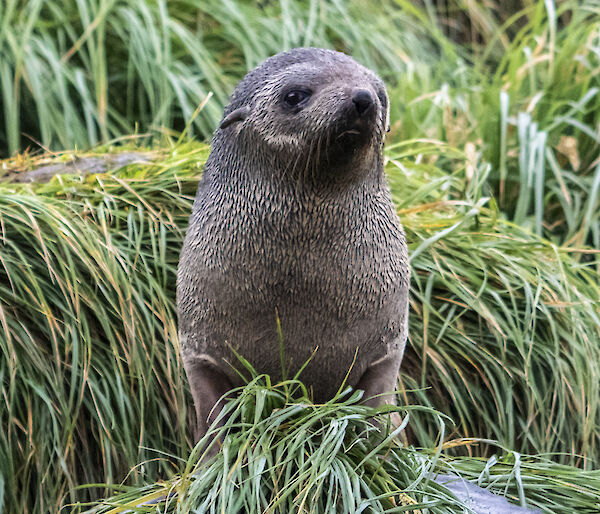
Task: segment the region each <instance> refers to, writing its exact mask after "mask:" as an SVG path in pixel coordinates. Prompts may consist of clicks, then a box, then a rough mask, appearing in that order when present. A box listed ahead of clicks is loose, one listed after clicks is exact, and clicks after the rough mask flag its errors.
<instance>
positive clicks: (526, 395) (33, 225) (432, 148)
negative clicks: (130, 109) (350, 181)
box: [0, 141, 600, 512]
mask: <svg viewBox="0 0 600 514" xmlns="http://www.w3.org/2000/svg"><path fill="white" fill-rule="evenodd" d="M130 150H131V148H125V151H130ZM106 151H115V149H111V148H99V149H98V150H97V153H98V154H102V153H103V152H106ZM90 155H94V154H93V153H92V154H90ZM155 155H156V156H157V160H156V161H155V162H153V163H147V164H131V165H128V166H126V167H124V168H122V169H121V170H119V171H117V172H113V173H106V174H100V175H89V176H86V177H80V176H61V177H56V178H55V179H53V180H52V181H50V182H49V183H47V184H31V185H24V184H9V183H2V184H0V193H1V194H0V355H1V358H0V376H1V377H2V381H1V384H2V385H1V387H2V395H1V398H2V400H1V401H0V424H1V425H2V426H5V427H7V430H6V431H4V432H2V433H0V474H1V475H2V480H3V481H4V484H5V486H4V495H5V502H6V504H7V505H8V506H9V507H8V512H37V511H47V510H50V511H57V510H58V509H59V508H60V506H61V505H64V504H67V503H73V502H76V501H86V500H90V499H92V498H93V497H96V495H106V491H104V492H103V491H101V490H100V491H92V490H89V489H86V490H79V489H76V488H75V487H74V486H76V485H77V484H80V483H106V482H108V483H110V484H115V483H120V482H121V481H122V480H123V477H125V476H128V478H127V484H128V485H135V484H140V483H141V481H142V480H143V481H150V482H152V481H154V480H156V479H158V478H159V477H161V476H162V477H165V476H169V475H170V473H172V472H174V471H175V467H174V465H173V464H172V462H169V461H168V460H153V459H152V457H153V456H155V454H154V453H153V452H151V451H149V450H148V448H153V449H159V450H161V451H163V452H165V453H167V454H169V455H172V456H173V457H174V458H182V459H186V458H187V457H188V456H189V448H190V445H191V437H190V436H189V435H188V434H187V433H186V427H188V426H189V425H190V420H189V419H186V418H187V417H188V413H189V406H191V398H190V397H189V394H188V392H187V390H186V386H187V382H186V379H185V375H184V372H183V369H182V366H181V362H180V360H179V355H178V354H179V351H178V346H177V335H176V328H175V305H174V296H175V271H176V267H177V262H178V259H179V250H180V248H181V244H182V238H183V234H184V231H185V228H186V226H187V221H188V216H189V213H190V209H191V204H192V200H193V196H194V194H195V189H196V186H197V181H198V178H199V176H200V173H201V168H202V165H203V163H204V162H205V160H206V158H207V155H208V147H207V145H204V144H199V143H191V142H185V143H180V144H178V145H176V144H173V145H172V146H170V147H167V148H164V149H156V150H155ZM67 157H68V156H67V155H66V154H65V155H63V156H58V157H50V156H44V157H43V158H40V159H42V160H43V162H44V164H47V163H48V162H51V161H52V159H63V160H64V159H65V158H67ZM388 158H389V161H388V165H387V172H388V178H389V181H390V184H391V188H392V193H393V196H394V199H395V201H396V204H397V206H398V209H399V212H400V215H401V218H402V220H403V223H404V225H405V228H406V231H407V236H408V239H409V243H410V245H411V253H412V261H411V266H412V269H413V275H412V298H411V308H412V313H413V314H412V316H411V318H410V323H411V327H410V341H409V346H408V348H407V352H406V355H405V359H404V363H403V367H402V376H401V381H402V382H401V383H402V385H403V389H402V394H401V398H402V399H403V401H404V402H405V403H406V404H411V405H424V406H429V407H432V408H435V409H436V410H438V411H440V412H443V413H445V414H448V415H450V416H451V418H452V419H453V420H454V421H455V422H456V426H454V427H451V430H450V435H449V437H448V439H449V441H452V440H454V439H456V438H458V439H460V438H462V437H481V438H484V439H489V440H496V441H499V442H500V444H501V445H502V446H503V447H507V448H511V449H513V450H516V451H520V452H522V453H553V454H555V455H554V457H553V459H554V460H559V461H562V462H564V463H565V464H567V463H575V464H578V465H580V466H582V467H587V468H591V467H592V466H593V465H594V462H597V460H598V458H599V452H600V446H599V445H600V431H599V430H598V426H600V423H599V417H600V409H599V401H600V400H599V394H598V387H599V386H598V384H599V383H600V380H599V377H598V371H597V369H596V368H595V367H594V366H591V365H590V364H589V363H590V362H598V361H600V355H599V353H600V348H599V347H598V345H597V341H598V340H599V339H600V323H599V307H598V299H599V298H600V286H599V284H598V280H597V270H596V268H595V267H594V263H593V262H588V263H577V261H575V260H574V259H573V258H572V255H571V252H569V251H567V250H565V249H563V248H561V247H558V246H555V245H553V244H551V243H549V242H548V241H544V240H542V239H540V238H538V237H537V236H534V235H532V234H530V233H528V232H527V231H525V230H523V229H521V228H519V227H518V226H515V225H512V224H510V223H507V222H505V221H502V220H501V219H500V218H499V217H498V212H497V210H496V209H495V207H494V204H493V201H492V200H490V199H489V198H488V197H486V196H485V192H486V187H485V184H486V180H487V177H486V173H487V172H488V171H489V168H488V167H487V166H486V165H485V164H481V163H480V162H478V161H477V160H472V159H471V158H469V157H468V156H466V155H464V154H463V153H462V152H460V151H458V150H456V149H454V148H451V147H448V146H445V145H443V144H441V143H438V142H418V141H412V142H406V143H405V144H402V145H398V146H393V145H392V146H390V148H389V149H388ZM35 164H36V162H35V159H32V160H29V161H27V160H25V161H23V162H21V161H20V160H19V159H15V160H11V161H8V162H6V167H7V168H13V167H19V166H29V167H31V166H34V165H35ZM284 337H285V334H284ZM407 430H408V432H407V435H408V437H409V440H410V441H411V442H413V443H414V444H415V445H418V446H424V447H432V446H434V445H435V444H436V442H437V438H438V435H439V426H438V424H437V423H436V422H435V421H433V420H432V418H430V417H427V416H422V415H420V414H419V413H418V412H414V413H413V415H412V420H411V424H410V426H409V427H408V429H407ZM460 448H464V449H463V450H460V449H455V450H453V451H454V452H455V453H456V452H459V451H461V452H464V451H468V452H469V454H470V455H474V456H477V455H480V456H488V455H489V454H490V452H493V451H494V449H493V447H490V446H488V445H486V444H484V443H482V444H480V445H478V446H467V447H460ZM140 462H143V463H144V464H143V467H136V468H135V469H134V471H133V472H132V473H131V474H129V475H127V474H128V472H129V470H130V469H132V468H134V466H136V465H137V464H138V463H140Z"/></svg>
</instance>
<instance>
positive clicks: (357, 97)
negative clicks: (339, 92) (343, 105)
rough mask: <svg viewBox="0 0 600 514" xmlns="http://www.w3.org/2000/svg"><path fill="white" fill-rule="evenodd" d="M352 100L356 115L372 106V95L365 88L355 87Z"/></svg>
mask: <svg viewBox="0 0 600 514" xmlns="http://www.w3.org/2000/svg"><path fill="white" fill-rule="evenodd" d="M352 102H353V103H354V107H356V110H357V112H358V115H359V116H362V115H363V114H364V113H365V112H367V111H368V110H369V109H370V108H371V107H372V106H373V96H372V95H371V93H370V92H369V91H367V90H366V89H357V90H355V91H354V93H353V94H352Z"/></svg>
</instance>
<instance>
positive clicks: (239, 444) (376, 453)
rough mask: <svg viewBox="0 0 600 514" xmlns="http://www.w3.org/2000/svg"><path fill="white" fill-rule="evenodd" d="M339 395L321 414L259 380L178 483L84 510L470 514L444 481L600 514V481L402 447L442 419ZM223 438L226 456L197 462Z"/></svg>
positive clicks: (563, 469) (287, 390) (543, 467)
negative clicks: (423, 419) (418, 427)
mask: <svg viewBox="0 0 600 514" xmlns="http://www.w3.org/2000/svg"><path fill="white" fill-rule="evenodd" d="M342 389H343V388H342ZM342 389H340V392H339V393H338V394H337V395H336V397H335V398H333V399H332V400H331V401H329V402H327V403H326V404H323V405H315V404H313V403H312V402H311V401H310V398H309V396H308V394H307V391H306V389H305V388H304V386H303V385H302V383H301V382H298V381H296V380H290V381H287V382H282V383H278V384H271V382H270V380H269V377H267V376H264V375H263V376H255V378H254V379H253V380H252V381H251V382H250V383H249V384H248V385H247V386H246V387H244V388H243V389H240V390H238V391H236V394H238V396H237V398H235V399H233V400H231V401H230V402H229V404H228V405H227V406H226V410H225V411H224V412H223V413H222V419H224V420H225V421H224V425H223V426H222V427H220V428H213V429H212V433H209V434H207V436H206V437H205V438H204V440H203V441H201V442H200V443H199V444H198V446H197V447H196V448H195V449H194V450H193V451H192V453H191V455H190V456H189V458H188V460H187V462H186V463H185V466H182V472H181V474H180V475H176V476H174V477H172V478H171V479H169V480H168V481H166V482H161V483H157V484H154V485H148V486H144V487H139V488H122V489H124V491H123V492H120V493H118V494H116V495H115V496H113V497H112V498H109V499H106V500H103V501H101V502H98V503H97V504H96V505H95V506H94V507H92V508H91V509H89V510H87V511H86V512H90V513H92V512H93V513H118V512H128V511H129V509H133V508H135V511H136V512H157V511H158V512H192V511H193V512H202V513H203V512H207V513H208V512H214V513H217V512H257V513H258V512H274V513H279V512H281V513H284V512H306V513H309V512H419V513H420V512H429V513H463V512H468V509H466V508H465V506H464V505H463V504H462V503H460V501H458V500H457V499H456V498H455V497H454V496H453V494H452V493H451V492H449V491H448V490H446V489H445V488H444V487H442V486H440V485H439V484H438V483H436V482H435V481H434V478H435V477H436V476H437V474H438V473H440V472H442V473H452V474H454V475H457V476H461V477H463V478H464V479H470V480H472V481H473V482H476V483H479V485H480V487H486V488H488V490H490V491H492V492H495V493H496V494H499V495H501V496H506V497H507V498H508V499H510V500H511V501H513V502H515V503H517V504H521V505H523V506H526V505H528V506H530V507H537V508H539V509H540V511H541V512H551V513H554V514H557V513H571V512H573V510H574V509H581V510H578V512H585V511H590V512H591V511H592V510H593V509H596V508H597V507H598V506H599V505H600V471H587V472H586V471H582V470H580V469H577V468H571V467H568V466H561V465H558V464H554V463H551V462H550V461H548V460H545V459H536V458H532V457H527V456H521V455H519V454H516V453H513V452H509V453H506V452H505V453H504V456H503V457H500V458H498V457H496V456H494V457H492V458H490V459H488V460H487V461H486V460H485V459H473V458H452V457H448V456H447V455H445V454H444V453H442V448H438V449H437V450H423V449H414V448H412V447H403V446H402V445H399V444H398V435H399V434H400V433H401V431H402V430H403V429H404V428H405V426H406V424H407V422H409V419H410V416H411V414H413V413H414V412H418V411H421V412H422V413H423V414H425V415H427V416H428V417H430V418H431V419H432V421H433V422H434V423H438V426H439V423H440V422H441V421H442V420H441V418H440V417H439V415H437V414H436V413H435V411H431V410H429V409H423V408H419V407H416V408H415V407H404V408H394V407H390V406H387V407H382V408H378V409H374V408H369V407H365V406H363V405H361V404H359V403H357V402H358V401H359V400H360V398H361V392H354V393H352V391H351V390H349V389H348V390H346V391H343V390H342ZM394 411H395V412H398V413H401V414H402V416H404V421H403V423H402V424H401V425H400V426H399V427H394V426H390V425H389V417H388V416H386V414H389V413H390V412H394ZM374 420H378V421H379V423H380V424H381V426H382V427H383V430H382V431H381V432H380V431H379V430H378V429H377V428H375V426H374V425H373V421H374ZM213 427H214V425H213ZM215 436H216V437H219V438H220V440H222V441H223V443H222V448H221V451H220V452H219V454H218V455H217V456H216V457H214V458H213V459H212V460H210V461H205V462H203V463H200V464H199V459H200V457H201V454H202V448H204V447H205V445H206V444H210V443H211V442H212V443H213V444H215V443H214V439H213V438H214V437H215ZM116 489H119V488H116ZM86 507H89V506H86V505H81V506H78V508H75V509H74V511H73V512H81V511H82V510H83V509H85V508H86ZM588 509H592V510H588Z"/></svg>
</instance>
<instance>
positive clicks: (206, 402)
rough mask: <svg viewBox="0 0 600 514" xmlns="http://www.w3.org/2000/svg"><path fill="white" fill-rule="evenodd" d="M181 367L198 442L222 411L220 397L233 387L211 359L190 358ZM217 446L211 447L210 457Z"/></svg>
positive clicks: (184, 360)
mask: <svg viewBox="0 0 600 514" xmlns="http://www.w3.org/2000/svg"><path fill="white" fill-rule="evenodd" d="M183 366H184V367H185V372H186V374H187V377H188V382H189V383H190V390H191V392H192V397H193V399H194V407H195V408H196V433H195V439H196V441H199V440H200V439H202V438H203V437H204V435H206V432H207V430H208V427H210V425H211V424H212V423H213V422H214V421H215V419H217V417H218V416H219V414H220V413H221V410H222V409H223V400H222V399H221V397H222V396H223V395H224V394H225V393H227V392H228V391H230V390H231V389H232V388H233V386H232V384H231V381H230V380H229V378H228V377H227V375H226V374H225V373H224V372H223V371H221V370H220V369H219V367H218V366H217V365H216V364H215V363H214V362H213V361H212V359H208V358H202V356H199V357H190V358H187V359H186V358H185V357H184V359H183ZM217 451H218V446H217V445H213V446H212V447H211V451H210V453H211V455H214V454H215V453H217Z"/></svg>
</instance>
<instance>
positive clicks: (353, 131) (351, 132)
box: [336, 129, 363, 139]
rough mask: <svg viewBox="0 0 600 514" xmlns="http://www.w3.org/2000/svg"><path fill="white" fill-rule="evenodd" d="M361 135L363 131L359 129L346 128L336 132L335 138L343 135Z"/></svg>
mask: <svg viewBox="0 0 600 514" xmlns="http://www.w3.org/2000/svg"><path fill="white" fill-rule="evenodd" d="M362 135H363V133H362V132H361V131H360V130H357V129H348V130H344V131H343V132H342V133H341V134H338V136H337V138H336V139H340V138H342V137H345V136H362Z"/></svg>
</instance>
